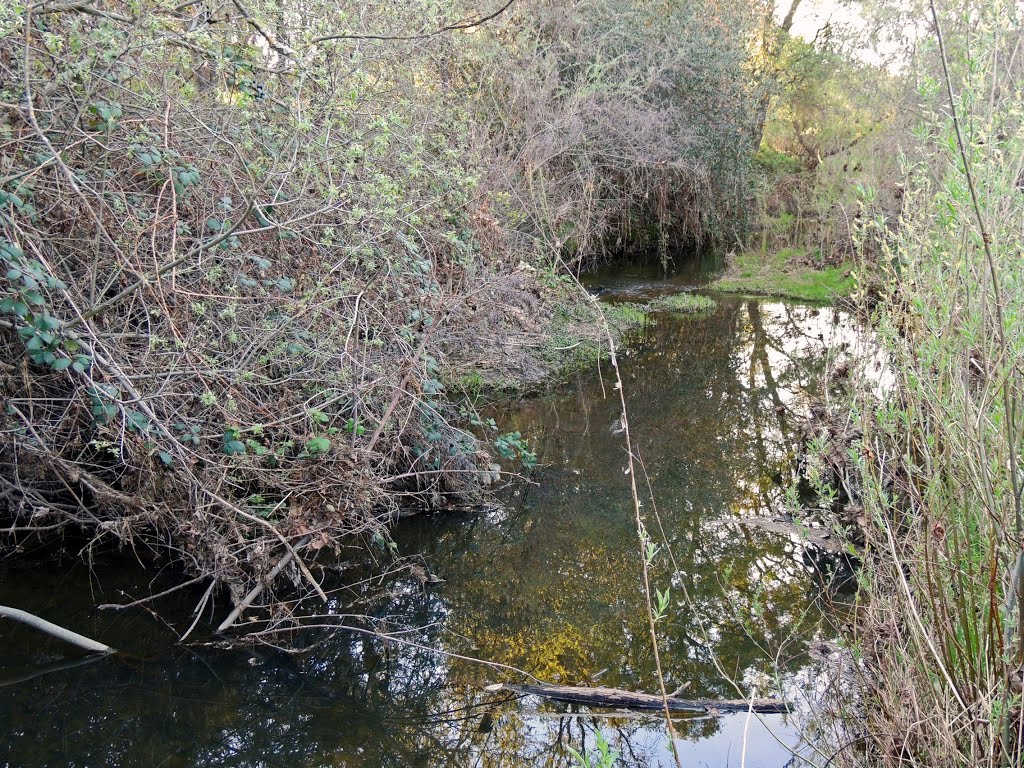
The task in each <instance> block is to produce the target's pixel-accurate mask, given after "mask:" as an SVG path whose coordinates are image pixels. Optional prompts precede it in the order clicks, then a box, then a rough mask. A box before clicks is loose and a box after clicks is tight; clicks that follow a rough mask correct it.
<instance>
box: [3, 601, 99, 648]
mask: <svg viewBox="0 0 1024 768" xmlns="http://www.w3.org/2000/svg"><path fill="white" fill-rule="evenodd" d="M0 619H13V620H14V621H19V622H21V623H22V624H25V625H26V626H29V627H32V629H37V630H39V631H40V632H45V633H46V634H48V635H50V636H51V637H56V638H57V639H58V640H63V641H64V642H65V643H70V644H71V645H77V646H78V647H79V648H82V649H83V650H86V651H89V652H90V653H115V650H114V649H113V648H111V647H110V646H109V645H104V644H103V643H100V642H98V641H96V640H92V639H91V638H88V637H85V636H84V635H80V634H78V633H77V632H72V631H71V630H70V629H64V627H60V626H58V625H56V624H53V623H52V622H49V621H47V620H46V619H41V618H39V617H38V616H36V615H35V614H32V613H29V612H28V611H22V610H20V609H18V608H10V607H8V606H6V605H0Z"/></svg>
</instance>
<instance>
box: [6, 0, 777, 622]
mask: <svg viewBox="0 0 1024 768" xmlns="http://www.w3.org/2000/svg"><path fill="white" fill-rule="evenodd" d="M757 19H758V15H757V12H756V9H755V8H754V6H752V5H746V4H740V5H737V6H735V7H733V6H730V7H723V6H722V5H721V4H717V3H712V2H708V3H703V2H700V3H696V4H686V5H678V6H677V5H672V6H671V7H669V8H668V9H667V11H666V9H664V8H662V7H661V6H658V7H654V6H653V5H648V4H643V3H640V4H637V3H625V2H618V1H617V0H586V1H582V0H581V1H579V2H573V3H568V4H562V3H558V4H556V3H549V2H544V1H543V0H520V1H519V2H515V3H506V4H489V3H479V4H475V3H472V2H467V3H456V4H451V3H441V2H430V1H429V0H428V1H427V2H422V3H416V4H399V3H359V2H341V3H320V2H316V0H314V2H312V3H304V4H301V5H292V4H290V3H275V2H264V0H237V1H235V0H232V2H228V3H222V4H209V3H203V4H193V3H186V4H178V3H168V2H164V1H163V0H145V1H144V2H142V3H127V2H120V1H119V0H103V1H100V0H96V1H95V2H85V3H75V4H48V3H42V4H34V5H25V4H21V3H7V4H4V5H3V6H2V7H0V147H2V151H0V260H2V262H3V270H2V272H0V391H2V398H3V403H2V412H0V503H2V505H3V506H2V509H3V516H4V521H3V522H4V527H3V533H2V536H3V537H4V540H3V542H4V543H3V547H4V550H5V552H8V553H12V552H17V551H19V550H18V546H19V545H20V544H23V543H24V542H25V541H27V540H29V539H32V538H37V537H38V538H56V537H60V536H61V535H62V534H63V533H64V532H69V531H71V530H74V531H76V532H81V533H84V534H85V535H86V537H87V540H88V544H87V545H86V546H85V547H84V549H83V552H94V551H95V550H96V549H97V548H98V547H101V546H102V545H105V544H113V545H117V546H121V547H130V548H132V549H133V550H134V551H135V552H137V553H138V555H139V557H140V558H143V559H144V558H146V557H148V556H149V555H150V554H161V555H166V556H168V557H169V558H171V559H172V560H173V561H174V562H175V563H177V564H178V565H179V566H180V567H182V568H183V570H184V571H186V573H187V574H188V576H189V577H194V578H204V579H208V580H209V581H210V583H211V585H212V584H218V585H225V586H227V587H228V588H229V589H230V592H231V594H232V598H233V602H234V603H235V604H236V605H238V604H242V603H243V601H244V599H245V596H246V595H252V594H253V590H257V588H259V591H260V593H259V596H258V600H257V602H256V603H254V604H253V608H254V609H255V608H261V607H262V608H266V607H269V606H274V609H273V613H272V615H273V616H274V617H275V618H277V619H282V620H286V619H287V617H288V609H287V608H286V607H285V605H284V604H283V603H275V602H274V595H275V589H274V588H273V585H271V588H269V589H267V588H265V586H264V585H266V584H267V583H268V581H269V580H270V577H271V575H272V574H273V575H275V576H276V575H277V574H278V573H281V572H283V573H284V576H283V577H282V578H280V579H278V582H280V583H287V584H290V586H289V587H288V589H289V590H292V591H295V590H297V592H298V593H299V594H309V595H319V596H320V597H325V592H324V587H323V586H321V580H322V579H321V575H320V571H319V570H317V568H316V566H315V565H314V562H313V561H314V560H315V559H316V558H317V556H318V554H321V553H335V552H337V550H338V547H339V546H340V543H341V542H342V541H345V540H348V537H352V536H357V537H361V538H362V540H364V541H366V542H385V543H386V526H387V523H388V521H390V520H392V519H394V517H395V516H396V515H397V514H398V512H399V510H400V509H402V508H405V507H408V506H420V507H422V506H426V507H431V508H442V507H444V506H446V505H447V504H449V503H451V502H452V500H459V503H462V502H464V501H465V500H472V499H473V498H475V497H476V496H477V495H478V494H479V493H480V492H481V490H482V489H483V488H484V487H485V486H486V484H487V483H489V482H492V481H493V480H494V478H495V476H496V473H497V472H498V470H500V465H499V464H498V463H497V460H502V461H505V462H506V464H505V466H506V467H508V468H514V467H516V466H522V465H527V466H528V465H529V464H530V463H531V462H532V460H533V458H532V454H531V452H530V450H529V447H528V445H527V442H526V439H525V438H524V437H523V436H522V435H518V434H516V433H510V434H500V433H499V432H498V430H497V427H496V425H494V424H493V422H489V421H485V420H483V419H481V418H479V416H478V415H477V414H476V412H475V410H474V409H473V408H472V405H471V401H469V400H467V398H465V397H464V396H463V395H464V394H465V390H466V389H468V388H470V387H471V386H472V384H473V382H475V381H481V382H484V381H487V380H488V379H493V380H495V381H497V380H501V379H504V380H512V381H516V382H518V381H523V380H539V379H540V378H541V377H543V376H544V375H546V374H547V373H548V372H550V371H551V370H553V369H555V368H557V367H559V366H560V365H562V364H563V363H564V360H565V359H566V358H567V357H570V356H571V354H572V352H573V350H574V349H575V348H576V346H577V345H578V346H581V347H586V348H587V349H589V350H591V351H590V352H589V353H588V354H590V355H591V356H592V355H593V354H594V352H593V350H596V349H602V348H604V349H606V346H603V345H604V340H603V339H601V338H600V337H599V336H598V335H596V334H595V333H593V332H592V331H581V330H580V328H581V327H584V326H587V325H591V324H592V321H593V318H592V317H591V316H590V315H589V314H587V313H588V312H591V309H588V306H589V305H588V302H587V300H586V298H585V297H583V296H582V295H580V296H579V297H574V295H573V294H572V292H571V291H570V290H569V288H568V287H567V285H566V284H565V283H563V282H562V281H561V280H560V278H558V277H557V275H558V271H559V270H560V269H561V266H560V265H561V264H562V263H563V262H565V263H567V264H568V265H569V266H570V267H571V268H573V269H578V268H579V267H580V266H582V265H583V264H584V263H586V262H588V261H589V260H593V259H595V258H599V257H600V256H601V255H602V254H606V253H610V252H618V251H622V250H624V249H628V248H631V247H643V248H652V247H653V248H655V249H657V248H666V247H667V245H666V244H667V243H668V242H669V240H673V241H682V242H692V243H710V242H714V241H716V240H717V239H722V238H727V237H728V236H729V235H730V233H732V232H734V231H735V230H736V228H737V227H738V226H740V221H739V219H740V217H739V212H740V211H741V210H742V209H743V207H744V206H743V196H744V192H743V190H744V189H745V187H746V179H747V169H748V158H749V156H750V155H751V153H752V150H753V145H754V144H755V143H756V142H755V139H754V136H755V131H754V130H753V129H752V125H754V124H756V123H757V114H756V113H757V110H756V100H755V99H752V98H751V71H752V70H751V62H750V55H749V51H748V48H747V46H746V44H745V41H747V40H748V39H749V38H750V35H751V34H753V30H754V28H755V26H756V22H757ZM755 79H756V78H755ZM709 116H711V117H709ZM619 313H620V315H621V327H625V326H626V325H629V324H630V323H632V322H637V321H638V314H639V313H638V311H637V310H635V309H631V308H623V309H621V310H619ZM613 314H614V313H613ZM613 325H615V326H619V325H620V324H619V322H618V321H616V322H615V323H613ZM602 333H603V331H602ZM386 549H387V547H386V546H385V550H386ZM285 577H287V578H285ZM189 583H191V582H189ZM213 594H216V592H215V590H214V589H213V587H212V586H211V589H210V590H208V591H207V592H206V595H205V597H204V598H203V603H202V605H206V604H207V601H208V600H209V599H210V597H211V595H213Z"/></svg>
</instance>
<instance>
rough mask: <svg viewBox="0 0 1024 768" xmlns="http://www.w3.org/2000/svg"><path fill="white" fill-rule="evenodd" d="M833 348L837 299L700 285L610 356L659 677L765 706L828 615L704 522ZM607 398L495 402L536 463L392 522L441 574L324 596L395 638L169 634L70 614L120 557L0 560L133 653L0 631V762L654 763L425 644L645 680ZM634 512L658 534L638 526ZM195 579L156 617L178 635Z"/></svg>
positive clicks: (782, 549)
mask: <svg viewBox="0 0 1024 768" xmlns="http://www.w3.org/2000/svg"><path fill="white" fill-rule="evenodd" d="M613 289H614V287H613ZM649 289H650V287H649V286H648V287H644V288H643V290H645V291H647V290H649ZM660 290H665V288H664V284H662V287H661V288H660ZM613 293H614V290H613ZM622 295H623V293H622V292H621V291H619V292H618V293H614V296H619V297H621V296H622ZM614 296H613V297H614ZM853 341H854V334H853V331H852V330H851V328H850V324H849V323H848V321H847V320H846V318H844V317H843V315H842V313H839V312H837V311H836V310H832V309H817V308H807V307H800V306H793V305H787V304H782V303H772V302H761V301H755V300H744V299H735V298H722V299H721V301H720V305H719V308H718V309H717V311H716V312H715V313H714V314H713V315H711V316H708V317H700V318H679V317H673V316H668V315H666V316H662V317H659V318H658V319H657V322H656V324H655V325H653V326H651V327H649V328H647V329H645V331H644V332H643V333H642V334H640V335H639V336H638V338H637V339H636V340H635V342H634V343H633V344H632V345H631V346H630V348H629V349H628V350H625V351H624V352H623V353H622V355H621V358H622V360H621V362H622V370H623V375H624V380H625V385H626V390H627V393H628V402H629V408H630V412H631V425H632V430H633V432H634V440H635V441H636V443H637V446H638V449H639V452H640V455H641V457H642V460H643V466H644V469H645V470H646V474H647V476H648V477H649V478H650V482H651V486H652V488H653V491H654V497H655V498H656V499H657V512H658V513H659V514H660V518H661V521H662V524H663V527H664V532H665V535H666V538H667V540H668V542H669V544H670V545H671V550H672V553H673V554H674V556H675V558H676V561H677V564H678V567H679V570H678V572H675V573H673V571H672V568H671V567H670V566H669V564H668V560H667V558H666V557H659V559H658V570H657V572H656V574H655V583H656V585H657V586H658V587H660V588H664V587H666V586H670V585H671V587H672V610H671V612H670V615H669V616H668V617H667V618H666V619H664V620H663V621H662V622H661V624H660V625H659V629H660V632H661V641H662V660H663V663H664V666H665V674H666V677H667V678H668V686H669V688H670V689H673V688H676V687H678V686H680V685H683V684H688V685H689V687H688V688H687V693H686V695H688V696H690V695H692V696H694V697H713V696H724V697H727V698H735V697H737V696H739V695H743V694H747V693H749V692H750V691H751V690H752V689H757V690H758V691H759V693H760V694H761V695H771V694H772V693H773V692H774V691H775V690H777V688H778V685H779V683H780V680H779V679H774V680H773V675H776V674H779V675H781V683H782V685H784V686H785V685H789V684H790V683H791V682H792V681H793V680H794V679H795V678H796V677H797V675H798V674H799V673H800V671H801V670H802V669H804V668H805V667H806V665H807V656H806V643H807V639H808V638H809V637H812V636H814V635H815V634H816V633H821V632H823V631H824V630H823V629H822V626H823V625H824V624H825V623H826V622H825V615H826V612H827V611H828V610H829V607H828V605H827V599H826V598H825V597H824V595H825V590H824V589H823V587H822V580H821V578H820V574H819V570H818V568H817V566H818V563H817V562H816V560H815V559H814V558H812V557H811V556H810V555H809V554H808V553H807V552H805V551H804V549H803V547H801V546H800V545H799V544H797V543H796V542H792V541H789V540H787V539H785V538H779V537H778V536H773V535H770V534H767V533H764V532H761V531H759V530H757V529H755V528H750V527H744V526H742V525H722V520H723V518H727V519H732V520H735V519H737V518H742V517H748V516H757V515H764V514H769V513H770V512H771V511H772V509H773V508H774V507H775V506H776V505H777V504H778V502H779V500H780V499H781V496H782V493H783V491H782V488H783V486H784V485H785V484H786V483H787V482H788V481H789V480H790V479H791V476H792V473H793V471H794V469H793V449H794V445H793V430H794V423H795V422H796V421H797V418H798V415H799V413H800V412H801V411H802V409H803V408H804V406H805V404H806V399H807V398H808V396H809V395H808V387H809V386H810V385H811V384H812V382H813V380H814V376H815V373H816V372H817V371H820V369H821V366H822V365H824V362H825V359H826V357H827V353H828V351H829V350H833V351H834V350H835V349H836V348H837V347H840V346H842V345H843V344H849V343H852V342H853ZM610 387H611V383H610V382H607V381H606V382H605V383H604V386H603V387H602V383H601V381H600V379H599V376H598V375H597V372H596V371H588V372H584V373H581V374H580V375H579V376H578V377H576V378H575V380H573V381H572V382H570V383H569V384H568V385H567V386H566V387H565V388H563V389H562V390H561V391H560V392H558V393H556V394H552V395H549V396H545V397H541V398H537V399H534V400H530V401H527V402H525V403H521V404H517V405H516V406H515V408H514V409H513V410H512V411H511V412H505V413H502V414H500V415H499V417H498V420H499V425H500V426H501V427H502V428H503V429H506V430H512V429H518V430H520V431H521V432H523V434H524V435H528V436H530V437H531V438H532V439H534V440H535V443H536V449H537V453H538V456H539V459H540V461H541V463H542V468H541V469H540V470H538V471H537V472H536V473H535V474H534V476H533V477H532V478H531V482H529V483H523V484H519V485H517V486H515V487H514V488H511V489H510V490H509V491H508V494H507V495H508V498H507V499H506V502H507V503H506V504H504V505H502V506H501V507H500V508H492V509H489V510H487V511H482V512H479V513H459V514H450V515H446V516H437V517H430V518H427V517H423V518H419V519H412V520H410V521H407V522H404V523H403V524H402V525H401V526H400V527H399V528H398V530H397V531H396V540H397V542H398V544H399V548H400V551H401V552H402V553H403V554H406V555H413V554H415V553H422V561H421V562H422V563H423V564H424V565H425V566H426V567H427V568H429V570H430V572H432V573H435V574H437V575H438V576H440V577H441V578H442V579H444V582H443V583H438V584H430V583H428V584H423V583H422V579H417V578H415V577H414V576H413V575H411V574H410V573H409V572H408V571H403V572H401V573H399V574H398V575H390V576H387V577H382V578H380V579H378V580H375V581H372V582H368V583H366V584H364V585H363V586H362V587H360V588H359V589H357V590H354V591H353V592H352V593H350V594H348V595H347V596H346V598H345V601H346V602H348V603H351V602H352V601H353V600H354V601H355V604H356V609H357V610H360V611H367V610H369V611H372V612H373V613H375V614H376V615H377V616H378V617H379V618H380V619H381V620H382V621H385V622H386V623H387V626H388V628H389V629H390V630H393V631H394V630H402V629H406V628H408V629H410V632H409V633H408V634H406V635H403V637H405V639H406V640H408V641H410V642H411V643H414V644H415V645H404V646H395V645H387V644H384V643H382V642H380V641H379V640H377V639H374V638H371V637H367V636H360V635H353V634H347V633H346V634H340V633H339V634H337V635H334V636H328V637H320V638H317V639H318V641H319V642H318V643H317V644H316V645H315V647H312V648H311V649H310V650H309V651H308V652H306V653H303V654H289V653H285V652H283V651H276V650H273V649H267V648H261V649H258V650H255V651H245V652H243V651H230V652H226V651H221V650H216V649H213V648H206V647H200V648H189V649H183V648H180V647H173V643H174V639H175V635H174V634H173V633H172V632H171V631H170V629H169V628H168V627H166V626H164V625H163V624H162V623H161V622H160V621H159V620H157V619H156V618H154V617H153V616H151V615H150V614H148V613H146V612H145V611H143V610H139V609H136V610H132V611H126V612H121V613H110V612H103V613H101V614H100V613H97V612H95V611H94V610H92V608H91V606H92V605H95V604H96V603H103V602H122V601H123V600H124V599H125V598H124V596H123V595H121V594H119V593H118V590H120V589H124V590H125V591H127V592H128V593H129V594H131V595H132V596H135V597H137V596H140V595H142V594H146V593H147V592H148V591H154V590H155V589H158V588H159V586H158V585H153V586H150V585H148V584H146V583H132V582H131V581H130V577H127V576H124V575H123V570H124V569H123V568H122V569H120V570H121V571H122V575H121V576H118V575H116V573H111V574H110V575H109V576H108V575H103V574H101V576H100V577H99V578H98V581H96V580H93V581H92V582H90V580H89V579H88V578H87V577H86V575H85V574H84V573H83V572H82V569H81V568H80V567H73V568H71V571H70V572H69V573H63V572H62V571H61V569H49V570H48V571H46V572H45V573H40V572H38V571H31V572H23V573H18V572H10V573H7V574H5V575H4V577H3V580H2V581H0V603H9V604H15V605H19V606H22V607H25V608H28V609H30V610H31V609H35V610H37V611H39V612H40V613H42V614H44V615H46V616H49V617H51V618H61V619H63V620H65V621H67V622H68V623H70V624H72V625H73V626H75V627H76V628H78V629H81V630H83V631H86V632H89V631H91V632H93V633H94V634H96V635H98V636H99V637H100V639H103V640H105V641H107V642H110V643H112V644H114V645H117V646H120V647H125V648H129V649H131V650H133V651H134V652H135V653H137V654H138V655H139V656H143V657H146V658H144V659H139V660H129V661H126V660H123V659H107V660H103V661H99V662H95V663H92V664H89V665H85V666H79V667H75V668H71V669H57V670H53V671H50V672H48V673H46V674H41V675H39V676H36V677H33V678H31V679H27V680H26V679H22V678H24V677H25V676H26V675H30V674H33V673H35V672H41V671H43V665H46V664H48V663H53V662H57V661H59V660H60V659H62V658H64V654H65V649H63V648H59V647H57V646H54V645H51V644H50V643H48V642H46V641H40V640H39V639H38V638H37V637H34V636H32V635H30V634H29V633H28V632H27V631H23V630H20V629H18V628H12V627H10V626H6V625H2V626H0V643H2V646H0V647H2V648H3V649H4V657H3V659H4V661H3V662H2V667H3V671H0V684H4V683H7V684H8V687H6V688H5V689H4V691H3V693H4V695H3V696H2V697H0V716H2V718H3V721H4V724H5V731H6V738H5V739H3V741H2V742H0V765H4V764H6V765H10V766H29V765H54V766H57V765H61V766H63V765H68V766H100V765H125V766H128V765H146V766H191V765H224V766H303V767H305V766H362V765H366V766H424V767H426V766H431V767H433V766H449V765H450V766H467V765H479V766H494V767H497V766H503V767H506V766H565V765H572V761H571V758H570V757H569V755H568V752H567V751H566V750H565V746H566V745H569V746H573V747H574V748H576V749H580V748H581V745H583V746H585V747H587V748H592V747H593V733H594V730H595V728H600V729H601V730H602V731H603V732H604V733H605V735H606V736H607V737H608V739H609V741H610V742H611V743H612V744H613V746H614V747H615V748H616V749H618V750H619V751H620V752H621V753H622V757H621V762H620V764H622V765H630V766H648V765H662V764H664V765H668V764H670V762H671V758H670V753H669V751H668V745H667V743H666V737H665V730H664V724H663V723H659V722H658V721H657V719H653V720H652V719H650V718H648V717H637V716H632V715H620V714H613V715H607V714H601V713H596V714H595V713H593V712H587V711H579V710H578V709H577V708H573V707H568V706H561V705H552V704H548V703H545V702H540V701H536V700H531V699H525V700H520V701H516V700H503V699H501V698H499V697H497V696H496V695H494V694H488V693H485V692H483V691H482V690H481V686H482V685H485V684H487V683H489V682H493V681H495V680H498V679H506V673H503V672H501V671H500V670H494V669H487V668H485V667H481V666H479V665H476V664H472V663H469V662H466V661H463V660H460V659H458V658H455V657H453V656H450V655H441V654H438V653H434V652H432V651H430V650H427V649H428V648H440V649H443V650H445V651H448V652H449V653H450V654H461V655H466V656H474V657H478V658H482V659H488V660H491V661H495V662H500V663H502V664H507V665H511V666H514V667H518V668H521V669H524V670H527V671H528V672H530V673H531V674H533V675H534V676H536V677H537V678H540V679H542V680H545V681H548V682H563V683H587V682H588V681H591V680H600V682H601V684H604V685H611V686H617V687H624V688H631V689H635V690H646V691H656V690H657V686H656V682H655V680H654V677H653V673H652V670H653V663H652V653H651V648H650V641H649V636H648V634H647V625H646V619H645V618H644V614H643V612H642V611H641V609H640V606H641V601H642V591H641V586H640V583H641V582H640V563H639V558H638V551H637V550H638V545H637V538H636V532H635V530H634V527H633V521H632V511H631V505H630V501H629V486H628V478H627V477H626V476H625V475H624V469H625V466H626V462H625V457H624V454H623V450H624V449H623V445H622V440H621V436H620V435H618V434H617V432H618V431H619V425H618V415H619V414H618V407H617V398H612V397H606V396H605V394H608V395H611V394H612V392H611V389H610ZM647 511H648V513H649V514H651V513H653V512H654V510H653V508H651V505H650V504H648V509H647ZM649 525H650V527H651V529H652V533H653V534H654V535H655V538H658V533H657V529H656V525H657V524H656V522H655V521H654V518H653V517H652V518H651V520H650V522H649ZM110 570H113V571H115V572H116V571H118V569H110ZM421 575H422V572H421ZM381 586H383V587H384V588H385V592H384V598H381V597H380V595H381ZM201 594H202V591H201V590H200V591H199V592H198V593H195V594H192V593H179V595H178V596H177V597H174V598H169V599H168V600H167V601H164V602H163V603H161V604H159V605H158V607H159V608H160V611H161V614H162V615H163V616H164V617H165V618H167V617H170V618H171V619H172V620H173V621H174V622H175V624H176V627H177V628H178V630H179V632H180V631H183V629H184V628H185V627H187V626H188V624H189V623H191V618H192V617H191V616H190V615H189V612H190V611H191V608H192V607H193V606H194V605H195V604H196V603H197V601H198V598H199V596H200V595H201ZM69 595H70V596H72V597H69ZM129 599H130V598H129ZM175 600H176V601H177V604H178V607H177V610H178V613H177V614H175V612H174V611H175V608H174V607H173V606H172V607H171V608H168V602H174V601H175ZM337 609H338V610H339V611H341V610H343V608H342V606H341V605H340V604H339V605H338V606H337ZM225 610H226V609H225V608H224V606H218V612H219V614H221V615H222V614H223V613H224V612H225ZM215 623H216V622H213V624H215ZM168 648H169V649H170V650H165V649H168ZM730 678H731V679H732V680H734V681H736V684H738V686H739V689H740V690H739V691H737V688H736V687H735V686H734V684H733V683H732V682H730ZM677 730H678V732H679V735H680V737H681V738H682V739H684V743H682V744H681V745H680V747H681V754H682V756H683V758H684V764H685V765H687V766H716V767H719V766H735V765H739V764H740V760H741V757H740V755H741V750H742V749H743V744H744V739H746V743H747V747H746V756H745V760H746V763H745V764H746V765H747V766H748V768H756V767H758V766H763V767H764V768H768V767H769V766H770V767H772V768H781V767H782V766H784V765H786V764H787V763H789V762H790V761H791V758H792V755H791V753H790V751H789V749H788V748H787V746H785V745H786V744H790V745H792V744H795V743H796V740H797V737H796V734H795V731H794V729H793V726H792V725H791V724H790V723H787V721H786V718H784V717H782V716H771V717H764V718H753V720H752V722H749V723H748V722H747V718H746V716H744V715H737V716H731V717H727V718H689V719H680V720H679V721H678V724H677ZM769 731H771V733H769ZM780 741H781V742H782V743H780ZM794 764H795V763H794Z"/></svg>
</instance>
